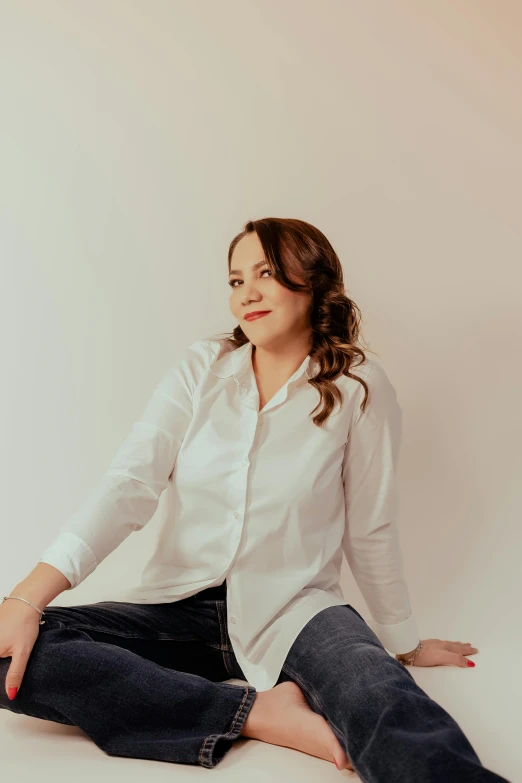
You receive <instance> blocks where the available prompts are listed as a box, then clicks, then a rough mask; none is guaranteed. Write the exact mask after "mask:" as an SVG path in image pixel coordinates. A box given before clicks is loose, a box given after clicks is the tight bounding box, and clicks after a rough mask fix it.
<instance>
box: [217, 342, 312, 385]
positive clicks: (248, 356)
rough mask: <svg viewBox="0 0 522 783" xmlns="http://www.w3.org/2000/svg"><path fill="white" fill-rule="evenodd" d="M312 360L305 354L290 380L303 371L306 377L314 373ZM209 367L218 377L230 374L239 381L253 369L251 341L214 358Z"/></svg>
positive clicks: (225, 376) (310, 376)
mask: <svg viewBox="0 0 522 783" xmlns="http://www.w3.org/2000/svg"><path fill="white" fill-rule="evenodd" d="M313 364H314V362H313V360H312V358H311V356H310V355H308V356H306V357H305V359H304V360H303V362H302V364H301V366H300V367H299V368H298V369H297V370H296V371H295V373H294V374H293V375H292V377H291V378H290V379H289V380H291V381H295V380H297V378H299V377H300V376H301V375H302V374H303V373H306V375H307V377H308V378H312V377H313V375H314V369H313ZM210 369H211V370H212V372H213V373H214V375H217V376H218V378H229V377H230V376H231V375H232V376H233V377H234V379H235V380H236V381H237V382H238V383H240V382H241V381H243V380H244V379H245V378H246V376H247V375H248V374H249V373H250V372H252V371H253V367H252V343H251V342H247V343H245V344H244V345H242V346H240V347H239V348H235V349H232V350H230V351H227V352H226V353H225V354H224V355H223V356H221V358H219V359H216V360H215V361H214V362H213V363H212V364H211V365H210Z"/></svg>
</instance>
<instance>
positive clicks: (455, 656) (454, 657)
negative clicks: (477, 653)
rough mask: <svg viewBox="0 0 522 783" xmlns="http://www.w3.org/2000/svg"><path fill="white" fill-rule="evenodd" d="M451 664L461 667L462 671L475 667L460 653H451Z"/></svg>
mask: <svg viewBox="0 0 522 783" xmlns="http://www.w3.org/2000/svg"><path fill="white" fill-rule="evenodd" d="M451 663H454V664H455V666H462V667H463V668H464V669H466V668H468V667H470V666H472V665H473V666H475V664H474V663H473V661H470V660H468V659H467V658H466V656H465V655H462V653H451Z"/></svg>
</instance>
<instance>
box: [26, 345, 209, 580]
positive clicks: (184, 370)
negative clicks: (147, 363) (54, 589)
mask: <svg viewBox="0 0 522 783" xmlns="http://www.w3.org/2000/svg"><path fill="white" fill-rule="evenodd" d="M208 366H209V352H208V346H207V345H206V341H203V340H200V341H197V342H195V343H193V344H192V345H190V346H189V347H188V348H187V349H186V350H185V351H184V353H183V355H182V356H181V358H180V359H178V360H177V361H176V362H175V363H174V364H173V365H172V366H171V367H170V368H169V370H168V371H167V373H166V374H165V376H164V377H163V378H162V379H161V380H160V381H159V383H158V384H157V385H156V387H155V389H154V391H153V392H152V396H151V397H150V399H149V401H148V403H147V404H146V406H145V409H144V410H143V413H142V414H141V416H140V417H139V419H138V420H137V421H136V422H135V423H134V424H133V426H132V428H131V430H130V433H129V435H128V436H127V438H126V439H125V441H124V442H123V444H122V445H121V446H120V448H119V449H118V451H117V452H116V454H115V455H114V457H113V459H112V461H111V463H110V465H109V468H108V470H107V471H106V473H105V475H104V476H103V478H102V480H101V482H100V483H99V484H98V485H97V486H96V487H95V488H94V489H93V491H92V492H91V493H90V495H89V496H88V497H87V499H86V501H85V502H84V503H83V505H82V506H81V507H80V508H79V509H78V511H76V513H75V514H74V515H73V516H72V517H71V518H70V519H69V520H68V521H67V522H66V524H65V525H63V527H62V528H61V530H60V531H59V533H58V535H57V537H56V538H55V540H54V541H53V542H52V543H51V545H50V546H49V547H48V548H47V549H46V550H45V551H44V553H43V555H42V556H41V557H40V559H39V562H42V563H49V564H50V565H52V566H54V567H55V568H57V569H58V570H59V571H61V572H62V573H63V574H64V575H65V576H66V577H67V579H68V580H69V581H70V582H71V587H70V588H69V589H72V588H73V587H76V586H77V585H78V584H80V582H82V581H83V580H84V579H85V578H86V577H87V576H88V575H89V574H91V573H92V572H93V571H94V570H95V568H96V567H97V566H98V565H99V564H100V563H101V562H102V560H103V559H104V558H106V557H107V555H109V554H110V553H111V552H112V551H113V550H114V549H116V547H117V546H119V545H120V544H121V543H122V542H123V541H124V540H125V539H126V538H127V537H128V536H129V535H130V533H132V532H134V531H135V530H140V529H141V528H143V527H144V526H145V525H146V524H147V522H148V521H149V520H150V519H151V518H152V516H153V515H154V512H155V511H156V509H157V507H158V504H159V499H160V496H161V493H162V492H163V490H164V489H165V488H166V486H167V484H168V481H169V478H170V475H171V473H172V471H173V469H174V465H175V461H176V456H177V454H178V451H179V448H180V446H181V444H182V442H183V438H184V436H185V433H186V431H187V429H188V426H189V424H190V421H191V419H192V400H193V395H194V390H195V388H196V386H197V384H198V381H199V379H200V377H201V375H202V373H203V372H204V370H205V368H206V367H208Z"/></svg>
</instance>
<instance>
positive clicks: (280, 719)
mask: <svg viewBox="0 0 522 783" xmlns="http://www.w3.org/2000/svg"><path fill="white" fill-rule="evenodd" d="M241 734H242V735H243V736H245V737H251V738H253V739H257V740H261V741H262V742H269V743H270V744H271V745H283V746H284V747H286V748H294V749H295V750H300V751H302V752H303V753H308V754H309V755H310V756H317V758H320V759H325V760H326V761H331V762H333V761H334V759H335V761H336V762H337V766H338V767H339V769H353V767H352V765H351V764H350V762H349V760H348V756H347V755H346V753H345V752H344V750H343V748H342V746H341V744H340V742H339V740H338V739H337V737H336V736H335V734H334V733H333V731H332V729H331V728H330V726H329V725H328V723H327V722H326V720H325V719H324V718H323V717H322V716H321V715H319V714H318V713H317V712H314V711H313V710H312V709H311V707H310V705H309V704H308V702H307V701H306V698H305V696H304V693H303V692H302V690H301V688H300V687H299V686H298V685H297V683H295V682H290V681H288V682H281V683H280V684H279V685H275V686H274V687H273V688H271V689H270V690H268V691H260V692H258V693H257V694H256V698H255V700H254V704H253V706H252V709H251V710H250V712H249V714H248V717H247V719H246V721H245V723H244V724H243V729H242V730H241Z"/></svg>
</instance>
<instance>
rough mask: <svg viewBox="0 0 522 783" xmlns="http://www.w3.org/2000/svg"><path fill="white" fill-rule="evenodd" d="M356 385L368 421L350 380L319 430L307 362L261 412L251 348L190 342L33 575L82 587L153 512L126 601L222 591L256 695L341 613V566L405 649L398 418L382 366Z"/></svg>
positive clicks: (408, 645)
mask: <svg viewBox="0 0 522 783" xmlns="http://www.w3.org/2000/svg"><path fill="white" fill-rule="evenodd" d="M351 372H352V374H354V375H359V377H362V378H364V380H365V381H366V382H367V384H368V386H369V389H370V398H369V402H368V407H367V408H366V411H365V412H364V413H361V411H360V404H361V402H362V400H363V397H364V388H363V386H362V384H361V383H359V382H358V381H356V380H354V379H353V378H348V377H347V376H344V375H343V376H340V377H339V378H338V379H336V380H335V381H334V382H335V383H336V384H337V385H338V386H339V388H340V389H341V392H342V393H343V396H344V402H343V405H342V408H340V409H339V405H338V403H336V405H335V408H334V410H333V412H332V413H331V415H330V417H329V418H328V419H327V421H326V423H325V424H323V426H322V427H317V426H316V425H315V424H314V423H313V422H312V419H311V417H310V415H309V414H310V412H311V411H312V410H313V409H314V408H315V407H316V405H317V403H318V402H319V399H320V398H319V393H318V391H317V390H316V389H315V388H314V387H313V386H312V385H311V384H310V383H308V380H309V378H311V377H312V376H313V375H314V373H315V370H314V367H313V361H312V359H311V357H310V356H307V357H306V359H305V360H304V361H303V363H302V364H301V366H300V367H299V369H298V370H296V372H295V373H294V374H293V375H292V377H291V378H289V380H288V381H287V382H286V383H285V384H284V385H283V386H282V387H281V388H280V389H279V391H278V392H277V393H276V394H275V396H274V397H272V399H271V400H269V401H268V403H267V404H266V405H265V407H264V408H263V409H262V410H261V411H259V392H258V388H257V383H256V378H255V374H254V371H253V367H252V344H251V343H246V344H245V345H243V346H242V347H241V348H238V349H235V350H230V348H229V347H228V346H226V345H225V344H224V343H223V342H221V341H219V340H218V339H212V338H211V339H204V340H199V341H197V342H195V343H193V344H192V345H190V346H189V347H188V348H187V349H186V350H185V351H184V353H183V355H182V356H181V357H180V358H179V359H178V360H177V361H176V362H175V363H174V364H173V365H172V366H171V367H170V369H169V370H168V372H167V373H166V375H165V377H163V379H162V380H161V381H160V382H159V383H158V384H157V386H156V388H155V389H154V392H153V394H152V397H151V398H150V400H149V402H148V404H147V405H146V407H145V410H144V412H143V414H142V415H141V417H140V418H139V420H138V421H136V422H135V423H134V425H133V427H132V429H131V431H130V434H129V436H128V437H127V439H126V440H125V442H124V443H123V444H122V446H121V447H120V449H119V450H118V451H117V453H116V455H115V456H114V458H113V460H112V462H111V464H110V466H109V468H108V470H107V472H106V474H105V475H104V477H103V479H102V480H101V482H100V484H99V485H98V486H97V487H96V488H95V489H94V491H93V492H92V493H91V495H90V496H89V497H88V498H87V500H86V501H85V503H84V504H83V505H82V506H81V507H80V509H79V510H78V511H77V512H76V513H75V514H74V515H73V516H72V518H71V519H69V520H68V521H67V523H66V524H65V525H64V526H63V527H62V529H61V530H60V531H59V533H58V536H57V538H56V539H55V540H54V542H53V543H52V544H51V546H49V547H48V549H46V551H45V552H44V554H43V555H42V557H41V558H40V561H41V562H45V563H50V564H51V565H53V566H55V568H57V569H58V570H60V571H61V572H62V573H63V574H64V575H65V576H66V577H67V578H68V579H69V581H70V582H71V586H72V587H75V586H76V585H78V584H79V583H80V582H81V581H83V580H84V579H85V578H86V577H87V576H88V575H89V574H90V573H92V572H93V571H94V569H95V568H96V567H97V565H98V564H99V563H101V561H102V560H103V559H104V558H105V557H107V555H109V554H110V552H112V551H113V550H114V549H115V548H116V547H117V546H118V545H119V544H121V542H122V541H123V540H124V539H126V538H127V536H128V535H129V534H130V533H132V532H133V531H135V530H140V529H141V528H143V526H144V525H146V524H147V522H148V521H149V520H150V519H151V517H152V516H153V514H154V513H155V511H156V509H157V508H158V505H159V506H160V507H159V511H160V513H161V516H162V519H161V527H160V534H159V536H158V540H157V546H156V549H155V551H154V553H153V555H152V557H151V558H150V559H149V561H148V563H147V564H146V565H145V568H144V571H143V574H142V579H141V584H140V585H138V586H136V587H135V588H133V589H132V590H131V591H130V593H129V594H128V596H126V598H127V600H130V601H134V602H139V603H164V602H173V601H178V600H181V599H183V598H186V597H188V596H190V595H193V594H195V593H197V592H198V591H200V590H203V589H205V588H207V587H211V586H213V585H218V584H221V582H223V581H224V579H226V580H227V611H228V621H229V626H228V628H229V635H230V639H231V642H232V646H233V649H234V652H235V654H236V657H237V660H238V662H239V665H240V666H241V668H242V670H243V672H244V673H245V677H246V679H247V680H248V682H249V683H250V684H251V685H253V686H254V687H255V688H256V689H257V690H268V689H270V688H272V687H273V686H274V685H275V683H276V682H277V679H278V677H279V674H280V672H281V668H282V665H283V663H284V661H285V658H286V655H287V653H288V652H289V650H290V647H291V645H292V644H293V642H294V640H295V639H296V637H297V635H298V634H299V632H300V631H301V630H302V628H303V627H304V626H305V625H306V623H308V621H309V620H311V619H312V618H313V617H314V615H316V614H317V613H318V612H320V611H321V610H322V609H325V608H326V607H329V606H336V605H341V604H344V603H348V601H347V600H346V599H345V597H344V596H343V593H342V591H341V587H340V584H339V578H340V570H341V563H342V554H343V551H344V553H345V555H346V558H347V560H348V563H349V565H350V568H351V570H352V573H353V575H354V578H355V580H356V582H357V584H358V586H359V588H360V590H361V593H362V595H363V597H364V599H365V601H366V603H367V606H368V609H369V611H370V614H371V616H372V618H373V623H372V627H373V629H374V631H375V633H376V634H377V636H378V638H379V639H380V641H381V643H382V644H383V646H384V647H385V648H386V649H387V650H389V651H391V652H393V653H405V652H408V651H410V650H413V649H414V648H415V647H416V646H417V643H418V641H419V635H418V631H417V626H416V622H415V619H414V616H413V614H412V612H411V608H410V602H409V596H408V589H407V586H406V583H405V579H404V573H403V561H402V552H401V549H400V543H399V538H398V528H397V513H398V496H397V487H396V468H397V459H398V452H399V443H400V436H401V423H402V413H401V408H400V406H399V404H398V402H397V395H396V393H395V389H394V387H393V385H392V384H391V382H390V380H389V379H388V377H387V375H386V373H385V371H384V369H383V368H382V366H381V365H380V363H379V362H378V361H377V360H375V359H371V358H369V357H368V356H367V357H366V360H365V362H364V363H363V364H362V365H360V366H357V367H353V366H352V368H351ZM162 493H165V494H164V496H163V498H162V501H164V502H162V504H159V500H160V496H161V495H162Z"/></svg>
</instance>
